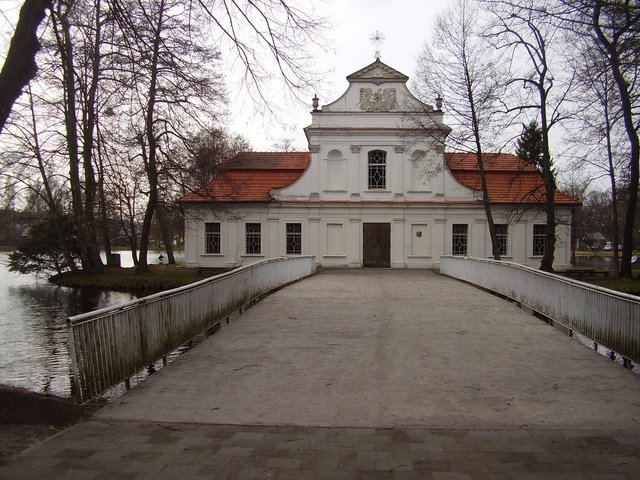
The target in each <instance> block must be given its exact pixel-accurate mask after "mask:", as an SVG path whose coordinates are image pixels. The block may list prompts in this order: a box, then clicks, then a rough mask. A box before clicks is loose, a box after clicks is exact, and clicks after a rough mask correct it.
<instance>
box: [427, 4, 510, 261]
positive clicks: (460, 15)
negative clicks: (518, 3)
mask: <svg viewBox="0 0 640 480" xmlns="http://www.w3.org/2000/svg"><path fill="white" fill-rule="evenodd" d="M434 27H435V28H434V33H433V36H432V37H431V39H430V40H429V41H428V42H427V43H426V44H425V46H424V48H423V50H422V53H421V55H420V58H419V60H418V74H417V82H416V89H417V91H418V92H419V95H420V96H421V97H422V98H429V97H431V96H432V95H433V94H437V95H440V96H442V97H443V98H444V105H445V110H446V113H447V115H448V116H449V121H448V123H449V125H450V126H451V127H452V131H451V134H450V135H449V137H448V139H449V141H450V142H452V145H453V148H455V149H458V150H462V151H465V152H473V153H470V155H474V156H475V160H476V163H477V165H478V171H479V172H480V183H481V186H482V203H483V206H484V210H485V215H486V218H487V224H488V226H489V233H490V236H491V245H492V249H491V251H492V254H493V258H495V259H496V260H500V245H499V241H498V236H497V232H496V227H495V222H494V219H493V213H492V210H491V197H490V195H489V190H488V186H487V178H486V174H485V159H484V157H483V152H485V149H486V147H487V146H488V145H495V143H493V142H494V140H495V138H496V135H497V131H498V129H497V128H496V127H497V126H498V120H500V121H501V124H502V125H501V127H503V128H504V124H503V122H502V120H503V119H504V118H505V116H504V115H498V114H499V113H500V99H501V97H502V94H503V92H504V90H505V85H506V78H505V72H506V71H507V70H508V68H507V65H505V64H504V62H500V60H499V57H498V55H497V52H496V50H495V49H494V48H493V47H492V46H491V45H490V44H489V43H488V42H487V41H486V39H485V38H483V37H482V35H481V34H480V31H481V29H482V24H481V22H480V16H479V11H478V8H477V6H476V5H475V2H472V1H469V0H456V2H455V3H454V5H453V6H452V7H451V8H450V9H449V10H448V11H446V12H445V13H444V14H442V15H439V16H438V17H437V18H436V21H435V24H434Z"/></svg>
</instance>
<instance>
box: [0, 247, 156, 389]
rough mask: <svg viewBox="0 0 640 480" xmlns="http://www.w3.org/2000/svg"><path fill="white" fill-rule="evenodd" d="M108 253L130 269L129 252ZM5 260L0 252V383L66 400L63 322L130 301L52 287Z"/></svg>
mask: <svg viewBox="0 0 640 480" xmlns="http://www.w3.org/2000/svg"><path fill="white" fill-rule="evenodd" d="M114 253H119V254H120V255H121V264H122V266H123V267H128V266H133V260H132V258H131V253H130V252H127V251H121V252H114ZM159 255H160V252H157V251H153V252H149V255H148V257H147V258H148V259H149V263H158V257H159ZM8 256H9V254H8V253H6V252H0V384H7V385H14V386H19V387H25V388H28V389H29V390H33V391H36V392H41V393H50V394H55V395H61V396H69V395H70V393H71V380H70V368H69V354H68V350H67V324H66V319H67V317H70V316H73V315H76V314H79V313H84V312H89V311H91V310H95V309H97V308H104V307H108V306H111V305H117V304H119V303H123V302H127V301H129V300H132V299H134V298H136V297H135V296H134V295H132V294H129V293H122V292H109V291H104V290H100V289H89V288H68V287H58V286H56V285H53V284H50V283H49V282H48V281H47V279H46V278H45V277H39V278H38V277H35V276H33V275H21V274H19V273H14V272H10V271H9V270H8V268H7V266H6V262H7V259H8ZM103 259H104V258H103ZM165 261H166V260H165Z"/></svg>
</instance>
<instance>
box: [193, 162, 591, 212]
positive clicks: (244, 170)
mask: <svg viewBox="0 0 640 480" xmlns="http://www.w3.org/2000/svg"><path fill="white" fill-rule="evenodd" d="M310 157H311V155H310V153H308V152H244V153H240V154H238V155H237V156H235V157H234V158H232V159H231V160H230V161H229V162H227V163H226V164H225V166H224V168H223V169H221V170H220V171H219V172H218V174H217V175H216V176H215V178H214V179H213V180H212V181H211V182H209V184H208V185H207V187H206V188H204V189H202V190H201V191H198V192H195V193H190V194H187V195H185V196H183V197H182V198H181V201H183V202H210V201H214V202H269V201H271V196H270V195H269V191H270V190H271V189H274V188H275V189H277V188H283V187H286V186H288V185H291V184H292V183H293V182H295V181H296V180H297V179H298V178H300V177H301V176H302V174H303V173H304V171H305V170H306V169H307V167H308V165H309V160H310ZM484 158H485V164H484V165H485V171H486V173H487V181H488V187H489V198H490V199H491V202H492V203H529V204H531V203H541V202H542V203H543V202H544V194H545V190H544V184H543V182H542V179H541V178H540V176H539V175H538V173H537V172H536V170H535V169H534V168H533V167H531V166H530V165H528V164H527V163H525V162H524V161H522V160H520V159H519V158H518V157H516V156H515V155H512V154H508V153H501V154H485V155H484ZM445 161H446V163H447V166H448V168H449V170H450V171H451V173H452V174H453V176H454V177H455V178H456V179H457V180H458V181H459V182H460V183H462V184H463V185H465V186H466V187H469V188H472V189H474V190H480V189H481V186H480V173H479V171H478V167H477V164H476V159H475V156H474V155H473V154H471V153H445ZM556 202H557V203H558V204H559V205H579V202H577V201H576V200H575V199H573V198H571V197H569V196H567V195H565V194H563V193H562V192H556Z"/></svg>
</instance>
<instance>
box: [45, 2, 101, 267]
mask: <svg viewBox="0 0 640 480" xmlns="http://www.w3.org/2000/svg"><path fill="white" fill-rule="evenodd" d="M58 8H59V9H61V8H62V5H59V6H58ZM71 8H73V3H72V2H71V3H70V4H69V5H68V6H67V10H66V11H65V12H62V11H60V10H58V11H57V12H56V13H55V14H53V15H52V21H53V25H54V30H55V34H56V41H57V43H58V49H59V52H60V60H61V67H62V77H63V90H64V95H65V98H64V99H65V102H64V123H65V130H66V132H65V133H66V142H67V150H68V154H69V183H70V188H71V201H72V205H73V215H74V219H75V222H77V227H78V241H79V243H80V259H81V261H82V269H83V270H84V271H85V272H88V273H98V272H100V271H102V266H103V265H102V261H101V259H100V255H99V253H98V251H97V243H94V242H92V233H91V232H90V225H88V223H87V218H86V215H85V208H84V202H83V197H82V185H81V184H80V149H79V147H78V138H79V135H78V116H77V110H76V109H77V100H76V89H75V83H76V80H75V69H74V62H73V46H72V43H71V26H70V24H69V18H68V15H69V13H70V10H71ZM57 20H59V21H60V25H59V26H58V23H57ZM60 29H61V30H60ZM93 235H95V232H94V233H93Z"/></svg>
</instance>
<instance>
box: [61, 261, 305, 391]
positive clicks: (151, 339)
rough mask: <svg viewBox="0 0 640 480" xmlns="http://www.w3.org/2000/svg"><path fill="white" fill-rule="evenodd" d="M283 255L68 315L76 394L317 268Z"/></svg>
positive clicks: (124, 373) (115, 378) (127, 372)
mask: <svg viewBox="0 0 640 480" xmlns="http://www.w3.org/2000/svg"><path fill="white" fill-rule="evenodd" d="M315 264H316V261H315V257H313V256H300V257H286V258H285V257H280V258H273V259H269V260H264V261H261V262H258V263H254V264H252V265H247V266H245V267H240V268H237V269H235V270H232V271H230V272H227V273H223V274H221V275H217V276H215V277H211V278H207V279H205V280H201V281H199V282H196V283H192V284H191V285H186V286H184V287H180V288H176V289H173V290H167V291H164V292H161V293H158V294H155V295H150V296H148V297H144V298H141V299H139V300H134V301H131V302H128V303H124V304H122V305H117V306H114V307H110V308H104V309H101V310H95V311H93V312H89V313H85V314H82V315H76V316H74V317H71V318H69V319H68V320H67V328H68V335H69V354H70V356H71V363H72V371H73V377H74V389H75V394H76V395H77V396H78V397H79V398H80V399H81V401H84V402H86V401H88V400H91V399H93V398H95V397H97V396H99V395H101V394H102V393H104V392H106V391H107V390H108V389H110V388H111V387H113V386H115V385H118V384H119V383H121V382H123V381H128V379H129V378H130V377H131V376H133V375H134V374H136V373H137V372H139V371H140V370H142V369H144V368H145V367H147V366H148V365H150V364H152V363H154V362H156V361H158V360H160V359H161V358H163V357H164V356H166V355H167V354H168V353H169V352H171V351H173V350H175V349H176V348H178V347H180V346H181V345H183V344H184V343H186V342H188V341H189V340H190V339H192V338H193V337H194V336H196V335H197V334H198V333H201V332H203V331H205V330H206V329H208V328H211V327H212V326H214V325H216V324H219V323H220V321H221V320H222V319H224V318H225V317H227V316H228V315H229V314H231V313H232V312H234V311H235V310H237V309H240V308H242V307H243V306H244V305H247V304H249V303H251V302H253V301H254V300H255V299H256V298H257V297H259V296H261V295H263V294H265V293H267V292H269V291H271V290H274V289H276V288H279V287H281V286H283V285H286V284H288V283H291V282H294V281H296V280H299V279H301V278H304V277H306V276H309V275H311V274H313V273H314V272H315Z"/></svg>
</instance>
